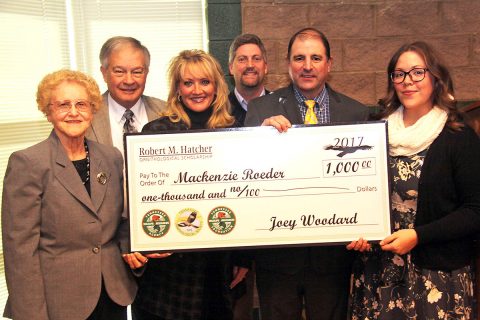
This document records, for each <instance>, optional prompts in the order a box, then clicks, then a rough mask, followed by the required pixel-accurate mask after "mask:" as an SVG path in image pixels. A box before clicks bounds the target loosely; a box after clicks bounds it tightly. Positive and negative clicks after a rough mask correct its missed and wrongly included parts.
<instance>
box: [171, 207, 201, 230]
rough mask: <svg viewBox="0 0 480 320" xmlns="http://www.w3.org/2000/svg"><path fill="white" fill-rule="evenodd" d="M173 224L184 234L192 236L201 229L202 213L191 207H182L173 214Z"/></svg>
mask: <svg viewBox="0 0 480 320" xmlns="http://www.w3.org/2000/svg"><path fill="white" fill-rule="evenodd" d="M175 226H176V227H177V230H178V231H179V232H180V233H181V234H183V235H184V236H194V235H196V234H197V233H199V232H200V230H201V229H202V226H203V218H202V215H201V214H200V213H199V212H198V211H197V210H195V209H192V208H185V209H182V210H180V211H179V212H178V213H177V215H176V216H175Z"/></svg>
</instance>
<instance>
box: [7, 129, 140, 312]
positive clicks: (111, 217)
mask: <svg viewBox="0 0 480 320" xmlns="http://www.w3.org/2000/svg"><path fill="white" fill-rule="evenodd" d="M88 147H89V153H90V177H91V180H90V181H91V182H90V183H91V185H90V189H91V197H90V196H89V195H88V193H87V191H86V189H85V186H84V185H83V184H82V181H81V179H80V177H79V175H78V173H77V171H76V169H75V167H74V166H73V164H72V162H71V161H70V160H69V159H68V157H67V154H66V152H65V151H64V149H63V146H62V145H61V143H60V140H59V139H58V137H57V135H56V134H55V132H54V131H52V133H51V134H50V136H49V137H48V138H47V139H46V140H44V141H42V142H40V143H39V144H36V145H34V146H32V147H29V148H27V149H25V150H20V151H17V152H14V153H13V154H12V155H11V156H10V159H9V162H8V167H7V170H6V173H5V179H4V185H3V199H2V201H3V203H2V233H3V235H2V236H3V237H2V240H3V250H4V259H5V276H6V280H7V287H8V292H9V297H8V301H7V305H6V307H5V312H4V315H5V316H7V317H11V318H13V319H20V320H21V319H36V320H43V319H49V320H55V319H58V320H64V319H70V320H74V319H86V318H87V317H88V316H89V315H90V314H91V312H92V311H93V309H94V308H95V306H96V304H97V302H98V299H99V297H100V290H101V287H102V278H103V282H104V284H105V288H106V291H107V292H108V295H109V296H110V298H111V299H112V300H113V301H115V302H116V303H117V304H119V305H123V306H126V305H128V304H130V303H131V302H132V301H133V299H134V297H135V294H136V291H137V287H136V283H135V280H134V278H133V276H132V274H131V272H130V269H129V268H128V266H127V264H126V263H125V262H124V261H123V259H122V256H121V253H122V252H121V249H120V246H121V245H123V246H125V244H126V243H128V224H127V222H126V220H124V219H123V218H122V214H123V159H122V156H121V154H120V152H119V151H118V150H117V149H115V148H112V147H108V146H104V145H101V144H98V143H96V142H93V141H88ZM102 173H103V175H104V176H106V182H105V183H104V184H103V183H101V182H100V181H101V179H100V178H99V177H100V174H102Z"/></svg>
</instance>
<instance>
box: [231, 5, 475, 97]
mask: <svg viewBox="0 0 480 320" xmlns="http://www.w3.org/2000/svg"><path fill="white" fill-rule="evenodd" d="M224 1H225V0H224ZM479 13H480V1H479V0H429V1H425V0H415V1H410V0H386V1H376V0H364V1H362V0H358V1H355V0H350V1H341V0H338V1H335V0H330V1H329V0H241V19H242V32H244V33H245V32H248V33H255V34H257V35H259V36H260V37H261V38H262V40H264V42H265V45H266V47H267V51H268V66H269V74H268V79H267V87H268V88H269V89H275V88H278V87H279V86H284V85H286V84H287V83H288V82H289V77H288V74H287V64H286V52H287V44H288V40H289V38H290V36H291V35H292V34H293V33H294V32H296V31H297V30H299V29H301V28H303V27H307V26H311V27H315V28H318V29H319V30H321V31H323V32H324V33H325V34H326V36H327V38H328V39H329V41H330V44H331V48H332V57H333V59H334V60H333V70H332V72H331V79H330V80H329V83H330V84H331V85H332V86H333V87H334V88H335V89H337V90H339V91H340V92H343V93H345V94H347V95H350V96H352V97H354V98H356V99H358V100H360V101H361V102H363V103H366V104H368V105H375V104H376V102H377V101H378V99H379V98H380V97H382V95H383V94H384V92H385V88H386V81H387V75H386V72H385V70H386V68H387V64H388V61H389V59H390V57H391V55H392V54H393V52H394V51H395V50H397V49H398V48H399V47H400V45H402V44H403V43H405V42H409V41H414V40H424V41H427V42H429V43H430V44H432V45H433V46H434V47H435V48H436V49H437V50H438V51H439V52H440V53H441V55H442V56H443V58H444V60H445V62H446V64H447V65H448V66H449V67H450V71H451V72H452V75H453V78H454V84H455V90H456V97H457V99H458V100H459V101H471V100H480V15H479Z"/></svg>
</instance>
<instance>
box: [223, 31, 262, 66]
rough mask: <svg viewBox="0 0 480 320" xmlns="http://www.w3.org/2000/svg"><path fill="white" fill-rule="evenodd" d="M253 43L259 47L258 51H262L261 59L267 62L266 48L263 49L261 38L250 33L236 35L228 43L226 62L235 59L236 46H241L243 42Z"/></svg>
mask: <svg viewBox="0 0 480 320" xmlns="http://www.w3.org/2000/svg"><path fill="white" fill-rule="evenodd" d="M249 43H251V44H255V45H257V46H258V47H259V48H260V51H261V52H262V56H263V60H265V62H267V50H265V46H264V45H263V42H262V40H260V38H259V37H258V36H257V35H255V34H251V33H244V34H241V35H239V36H237V37H236V38H235V39H234V40H233V42H232V44H231V45H230V49H229V50H228V63H230V64H231V63H233V59H235V56H236V54H237V50H238V48H240V47H241V46H243V45H244V44H249Z"/></svg>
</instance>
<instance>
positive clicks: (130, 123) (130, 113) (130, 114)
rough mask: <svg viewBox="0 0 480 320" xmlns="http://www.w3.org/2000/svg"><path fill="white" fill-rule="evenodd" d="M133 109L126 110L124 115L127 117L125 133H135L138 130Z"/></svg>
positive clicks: (124, 127)
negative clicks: (134, 121)
mask: <svg viewBox="0 0 480 320" xmlns="http://www.w3.org/2000/svg"><path fill="white" fill-rule="evenodd" d="M133 116H134V114H133V111H132V110H130V109H127V110H125V113H124V114H123V117H124V118H125V122H124V123H123V132H124V133H134V132H138V130H137V128H135V125H134V124H133Z"/></svg>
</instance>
